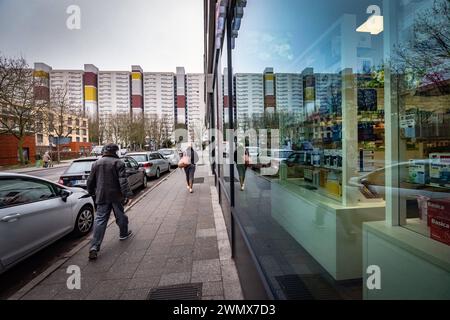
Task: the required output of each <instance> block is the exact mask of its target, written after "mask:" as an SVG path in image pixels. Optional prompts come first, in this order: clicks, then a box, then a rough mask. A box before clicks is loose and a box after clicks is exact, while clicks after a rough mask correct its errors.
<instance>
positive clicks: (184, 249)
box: [167, 245, 194, 258]
mask: <svg viewBox="0 0 450 320" xmlns="http://www.w3.org/2000/svg"><path fill="white" fill-rule="evenodd" d="M193 252H194V246H193V245H181V246H172V247H170V249H169V251H168V252H167V255H168V257H169V258H179V257H192V253H193Z"/></svg>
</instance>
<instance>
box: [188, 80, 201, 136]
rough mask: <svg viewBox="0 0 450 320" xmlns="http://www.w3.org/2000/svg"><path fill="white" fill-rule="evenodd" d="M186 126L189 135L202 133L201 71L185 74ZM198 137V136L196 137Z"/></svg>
mask: <svg viewBox="0 0 450 320" xmlns="http://www.w3.org/2000/svg"><path fill="white" fill-rule="evenodd" d="M186 89H187V91H186V92H187V99H186V102H187V115H188V117H187V127H188V131H189V134H190V136H191V137H194V136H195V135H199V134H202V132H203V127H204V125H205V99H204V96H205V76H204V74H203V73H190V74H187V75H186ZM196 138H198V137H196Z"/></svg>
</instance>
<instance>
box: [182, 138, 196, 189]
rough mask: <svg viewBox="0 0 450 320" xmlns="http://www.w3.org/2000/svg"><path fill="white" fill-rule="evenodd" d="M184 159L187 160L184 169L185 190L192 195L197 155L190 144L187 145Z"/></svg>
mask: <svg viewBox="0 0 450 320" xmlns="http://www.w3.org/2000/svg"><path fill="white" fill-rule="evenodd" d="M185 157H187V158H188V165H187V166H186V167H184V172H185V173H186V183H187V188H188V190H189V192H190V193H193V192H194V191H193V187H194V175H195V169H196V164H197V162H198V154H197V152H196V151H195V150H194V148H193V147H192V143H189V146H188V147H187V149H186V152H185Z"/></svg>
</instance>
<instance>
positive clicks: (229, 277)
mask: <svg viewBox="0 0 450 320" xmlns="http://www.w3.org/2000/svg"><path fill="white" fill-rule="evenodd" d="M221 269H222V279H223V281H224V282H225V281H229V282H232V281H239V276H238V273H237V271H236V266H234V265H222V266H221Z"/></svg>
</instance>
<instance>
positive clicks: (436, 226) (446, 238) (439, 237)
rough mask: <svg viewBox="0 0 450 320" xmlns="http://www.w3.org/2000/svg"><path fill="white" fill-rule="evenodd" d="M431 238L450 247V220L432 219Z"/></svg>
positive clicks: (436, 217) (442, 218)
mask: <svg viewBox="0 0 450 320" xmlns="http://www.w3.org/2000/svg"><path fill="white" fill-rule="evenodd" d="M430 237H431V239H434V240H436V241H439V242H442V243H445V244H447V245H450V218H445V217H438V216H435V217H431V219H430Z"/></svg>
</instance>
